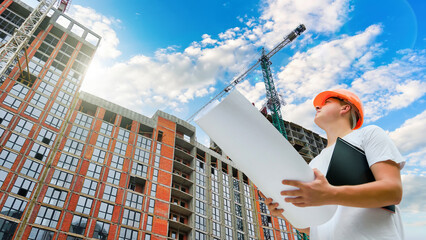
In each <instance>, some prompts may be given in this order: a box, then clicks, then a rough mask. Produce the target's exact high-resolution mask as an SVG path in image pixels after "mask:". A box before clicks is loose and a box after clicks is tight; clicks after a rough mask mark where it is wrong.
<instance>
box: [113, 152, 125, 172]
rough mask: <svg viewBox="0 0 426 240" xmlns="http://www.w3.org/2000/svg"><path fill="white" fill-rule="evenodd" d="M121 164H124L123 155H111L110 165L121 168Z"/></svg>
mask: <svg viewBox="0 0 426 240" xmlns="http://www.w3.org/2000/svg"><path fill="white" fill-rule="evenodd" d="M123 164H124V158H123V157H120V156H117V155H112V159H111V167H114V168H118V169H123Z"/></svg>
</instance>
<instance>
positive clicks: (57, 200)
mask: <svg viewBox="0 0 426 240" xmlns="http://www.w3.org/2000/svg"><path fill="white" fill-rule="evenodd" d="M67 195H68V192H67V191H63V190H60V189H57V188H54V187H48V188H47V191H46V194H45V195H44V198H43V202H44V203H47V204H50V205H54V206H58V207H64V204H65V200H66V199H67Z"/></svg>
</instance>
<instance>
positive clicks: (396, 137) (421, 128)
mask: <svg viewBox="0 0 426 240" xmlns="http://www.w3.org/2000/svg"><path fill="white" fill-rule="evenodd" d="M425 123H426V110H425V111H423V112H422V113H420V114H418V115H417V116H415V117H413V118H411V119H408V120H406V121H405V122H404V123H403V124H402V125H401V126H400V127H399V128H397V129H395V130H394V131H393V132H390V133H389V136H390V137H391V138H392V140H393V141H394V142H395V144H396V145H397V146H398V148H399V150H400V151H401V152H402V153H403V154H406V153H410V152H412V151H414V150H418V148H419V147H423V148H424V151H423V154H425V153H426V152H425V151H426V138H425V137H424V133H425V132H426V124H425ZM410 157H412V158H413V159H419V160H420V158H421V153H413V154H411V155H410ZM420 161H421V162H419V163H423V164H424V166H426V159H425V160H420ZM416 162H417V161H416Z"/></svg>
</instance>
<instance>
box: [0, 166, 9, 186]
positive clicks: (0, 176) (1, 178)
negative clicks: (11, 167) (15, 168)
mask: <svg viewBox="0 0 426 240" xmlns="http://www.w3.org/2000/svg"><path fill="white" fill-rule="evenodd" d="M8 174H9V172H6V171H4V170H1V169H0V188H1V186H2V185H3V182H4V180H5V179H6V177H7V175H8Z"/></svg>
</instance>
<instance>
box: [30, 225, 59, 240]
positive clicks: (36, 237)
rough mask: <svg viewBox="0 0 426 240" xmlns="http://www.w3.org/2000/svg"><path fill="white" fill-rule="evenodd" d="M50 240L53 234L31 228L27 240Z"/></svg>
mask: <svg viewBox="0 0 426 240" xmlns="http://www.w3.org/2000/svg"><path fill="white" fill-rule="evenodd" d="M41 239H42V240H52V239H53V232H52V231H47V230H44V229H41V228H36V227H33V228H32V229H31V232H30V236H29V237H28V240H41Z"/></svg>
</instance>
